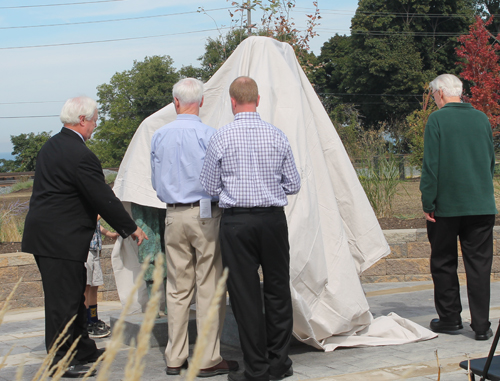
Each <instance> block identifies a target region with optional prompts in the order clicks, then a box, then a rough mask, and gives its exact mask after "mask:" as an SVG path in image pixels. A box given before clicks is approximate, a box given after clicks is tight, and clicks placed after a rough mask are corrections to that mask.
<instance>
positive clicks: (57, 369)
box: [50, 336, 81, 381]
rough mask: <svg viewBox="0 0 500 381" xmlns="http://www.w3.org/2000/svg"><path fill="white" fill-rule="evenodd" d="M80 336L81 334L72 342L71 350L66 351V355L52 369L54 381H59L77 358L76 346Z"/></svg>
mask: <svg viewBox="0 0 500 381" xmlns="http://www.w3.org/2000/svg"><path fill="white" fill-rule="evenodd" d="M80 338H81V336H80V337H78V338H76V340H75V341H73V344H71V347H69V350H68V351H67V352H66V354H65V355H64V357H63V358H62V359H61V360H59V362H58V363H57V364H56V365H54V366H53V367H52V368H51V369H50V370H51V372H50V373H52V381H59V380H60V379H61V378H62V376H63V375H64V372H66V369H68V366H69V364H70V363H71V361H73V359H74V358H75V355H76V346H77V345H78V342H79V341H80Z"/></svg>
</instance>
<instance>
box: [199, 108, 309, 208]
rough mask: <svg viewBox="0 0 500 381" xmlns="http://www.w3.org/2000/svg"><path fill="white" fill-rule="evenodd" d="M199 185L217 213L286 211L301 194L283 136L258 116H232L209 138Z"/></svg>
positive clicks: (298, 180) (288, 148)
mask: <svg viewBox="0 0 500 381" xmlns="http://www.w3.org/2000/svg"><path fill="white" fill-rule="evenodd" d="M200 182H201V184H202V185H203V188H204V189H205V191H206V192H207V193H208V194H210V195H212V196H216V195H219V206H220V207H221V208H233V207H242V208H252V207H269V206H285V205H287V204H288V200H287V197H286V195H288V194H295V193H297V192H298V191H299V190H300V176H299V173H298V172H297V168H296V166H295V161H294V159H293V153H292V149H291V147H290V143H289V142H288V139H287V137H286V135H285V134H284V133H283V132H282V131H281V130H279V129H278V128H276V127H274V126H273V125H272V124H269V123H266V122H264V121H263V120H262V119H261V118H260V115H259V114H258V113H257V112H241V113H238V114H236V116H235V118H234V122H232V123H229V124H227V125H225V126H224V127H222V128H221V129H220V130H219V131H217V132H216V133H215V135H214V136H212V138H211V139H210V143H209V145H208V149H207V153H206V156H205V161H204V163H203V168H202V170H201V176H200Z"/></svg>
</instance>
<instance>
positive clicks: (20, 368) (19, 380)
mask: <svg viewBox="0 0 500 381" xmlns="http://www.w3.org/2000/svg"><path fill="white" fill-rule="evenodd" d="M9 353H10V352H9ZM7 356H8V355H7ZM23 373H24V358H23V359H22V361H21V364H19V366H18V367H17V371H16V381H22V379H23Z"/></svg>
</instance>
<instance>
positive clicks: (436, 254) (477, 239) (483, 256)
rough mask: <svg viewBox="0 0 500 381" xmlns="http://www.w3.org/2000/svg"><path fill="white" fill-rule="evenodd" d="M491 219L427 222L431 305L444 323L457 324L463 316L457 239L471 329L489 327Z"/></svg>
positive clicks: (489, 216)
mask: <svg viewBox="0 0 500 381" xmlns="http://www.w3.org/2000/svg"><path fill="white" fill-rule="evenodd" d="M494 224H495V216H494V215H483V216H460V217H436V222H434V223H433V222H429V221H427V236H428V237H429V242H430V244H431V274H432V280H433V281H434V303H435V306H436V311H437V313H438V315H439V318H440V319H441V320H443V321H458V320H460V319H461V318H460V313H461V312H462V304H461V302H460V285H459V282H458V275H457V266H458V251H457V236H458V238H459V240H460V246H461V248H462V258H463V261H464V266H465V274H466V277H467V295H468V298H469V309H470V313H471V327H472V329H473V330H474V331H478V332H484V331H486V330H487V329H488V328H489V327H490V321H489V309H490V274H491V263H492V260H493V226H494Z"/></svg>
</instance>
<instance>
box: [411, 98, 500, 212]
mask: <svg viewBox="0 0 500 381" xmlns="http://www.w3.org/2000/svg"><path fill="white" fill-rule="evenodd" d="M494 168H495V154H494V151H493V136H492V132H491V126H490V122H489V121H488V117H487V116H486V115H485V114H484V113H483V112H481V111H478V110H476V109H475V108H474V107H472V105H471V104H470V103H447V104H445V105H444V106H443V107H442V108H441V109H440V110H438V111H435V112H433V113H432V114H431V115H430V116H429V120H428V121H427V125H426V126H425V135H424V161H423V166H422V177H421V179H420V191H421V192H422V206H423V209H424V212H426V213H431V212H434V215H435V216H437V217H456V216H471V215H484V214H496V213H497V209H496V207H495V197H494V191H493V171H494Z"/></svg>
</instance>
